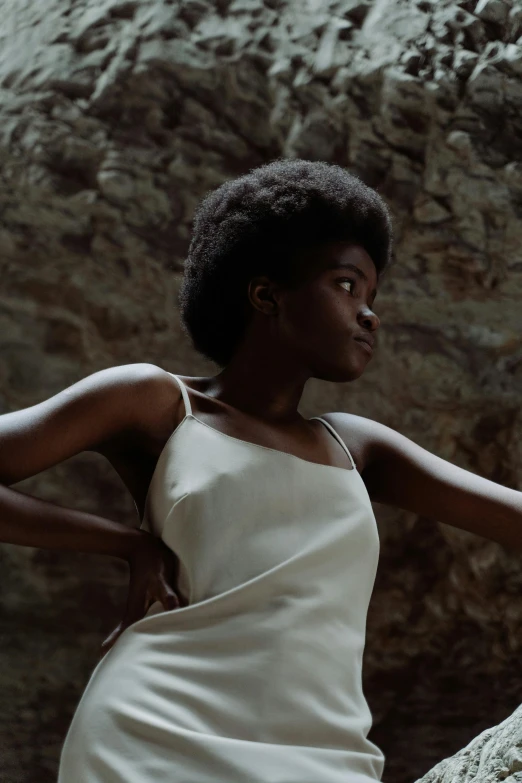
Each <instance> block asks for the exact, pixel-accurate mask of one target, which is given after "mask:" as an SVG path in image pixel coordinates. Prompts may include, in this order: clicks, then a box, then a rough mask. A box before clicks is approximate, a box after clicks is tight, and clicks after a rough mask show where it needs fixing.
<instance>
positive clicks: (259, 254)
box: [179, 158, 392, 367]
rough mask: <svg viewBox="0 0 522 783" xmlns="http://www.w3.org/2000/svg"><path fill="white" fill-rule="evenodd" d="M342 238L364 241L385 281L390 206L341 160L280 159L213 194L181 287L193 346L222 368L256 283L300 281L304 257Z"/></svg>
mask: <svg viewBox="0 0 522 783" xmlns="http://www.w3.org/2000/svg"><path fill="white" fill-rule="evenodd" d="M338 241H341V242H344V241H346V242H351V243H354V244H359V245H362V246H363V247H364V249H365V250H366V252H367V253H368V255H369V256H370V258H371V259H372V261H373V263H374V264H375V267H376V270H377V275H378V277H379V278H380V277H381V275H382V273H383V271H384V270H385V268H387V267H388V266H389V264H390V262H391V252H392V228H391V217H390V213H389V211H388V207H387V206H386V203H385V202H384V201H383V199H382V198H381V196H380V195H379V194H378V193H377V192H376V191H375V190H373V188H370V187H368V185H365V184H364V182H362V180H360V179H359V178H358V177H357V176H355V175H354V174H350V173H349V172H348V171H347V170H346V169H344V168H342V167H341V166H338V165H335V164H331V163H325V162H323V161H309V160H301V159H284V158H279V159H276V160H274V161H272V162H271V163H267V164H264V165H262V166H259V167H257V168H254V169H251V170H250V171H249V172H248V173H247V174H244V175H242V176H240V177H238V178H236V179H233V180H229V181H227V182H224V183H223V184H222V185H220V186H219V187H218V188H217V189H215V190H213V191H210V192H209V193H207V194H206V196H205V197H204V198H203V200H202V201H201V202H200V203H199V205H198V206H197V208H196V212H195V215H194V221H193V235H192V239H191V242H190V246H189V250H188V256H187V260H186V262H185V270H184V277H183V280H182V283H181V288H180V292H179V306H180V316H181V326H182V329H183V331H184V332H185V333H186V334H187V335H188V336H189V337H190V339H191V341H192V344H193V346H194V348H195V349H196V351H198V352H199V353H200V354H202V355H203V356H205V357H206V358H208V359H210V360H211V361H213V362H215V363H216V364H217V365H219V366H220V367H225V366H226V365H227V364H228V363H229V361H230V360H231V358H232V357H233V355H234V352H235V350H236V348H237V346H238V344H239V343H240V341H241V339H242V337H243V336H244V333H245V329H246V327H247V325H248V322H249V319H250V317H251V315H252V306H251V304H250V302H249V300H248V297H247V289H248V283H249V282H250V280H251V279H252V278H253V277H255V276H258V275H266V276H267V277H269V278H270V280H272V281H273V282H276V283H279V284H280V285H282V286H284V287H287V288H291V287H294V286H297V285H299V282H300V281H301V280H302V279H303V277H304V275H305V273H306V272H307V267H306V265H305V262H304V260H303V258H304V257H305V254H306V255H307V257H308V255H309V251H310V250H311V249H312V248H315V247H316V246H317V249H318V252H320V246H321V245H325V244H327V243H331V242H338Z"/></svg>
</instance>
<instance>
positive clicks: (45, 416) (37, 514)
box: [0, 363, 164, 561]
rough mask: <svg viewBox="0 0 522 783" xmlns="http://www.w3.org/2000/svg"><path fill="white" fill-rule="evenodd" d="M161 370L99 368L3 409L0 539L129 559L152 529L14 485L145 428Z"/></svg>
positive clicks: (133, 366)
mask: <svg viewBox="0 0 522 783" xmlns="http://www.w3.org/2000/svg"><path fill="white" fill-rule="evenodd" d="M163 375H164V371H163V370H161V368H158V367H156V366H154V365H152V364H146V363H143V364H127V365H123V366H117V367H110V368H108V369H106V370H101V371H99V372H96V373H94V374H92V375H89V376H88V377H86V378H83V379H82V380H80V381H78V382H77V383H75V384H73V385H72V386H70V387H68V388H67V389H65V390H63V391H61V392H59V393H58V394H56V395H54V396H53V397H51V398H49V399H47V400H44V401H43V402H40V403H38V404H37V405H33V406H32V407H30V408H25V409H22V410H19V411H14V412H12V413H5V414H3V415H2V416H0V542H5V543H9V544H19V545H21V546H32V547H38V548H42V549H65V550H76V551H79V552H97V553H99V554H104V555H112V556H113V557H120V558H122V559H124V560H127V561H129V558H130V557H131V556H132V555H133V554H134V553H135V551H136V547H139V546H140V542H142V541H143V540H144V537H145V536H147V535H148V534H146V533H144V531H140V530H137V529H135V528H131V527H129V526H128V525H124V524H122V523H119V522H112V521H111V520H109V519H105V518H103V517H99V516H96V515H95V514H89V513H86V512H83V511H76V510H74V509H71V508H64V507H63V506H59V505H56V504H54V503H51V502H49V501H46V500H40V499H38V498H34V497H32V496H29V495H26V494H23V493H22V492H19V491H17V490H15V489H11V488H10V486H9V485H10V484H15V483H16V482H18V481H22V480H23V479H26V478H29V477H30V476H34V475H36V474H37V473H40V472H41V471H43V470H46V469H47V468H50V467H52V466H53V465H57V464H58V463H60V462H63V461H64V460H66V459H68V458H69V457H72V456H74V455H75V454H79V453H80V452H82V451H89V450H94V449H95V448H96V446H97V445H99V444H101V443H105V442H107V441H109V440H110V439H111V438H112V437H115V438H116V437H118V435H121V433H123V432H125V431H130V430H132V429H134V428H136V429H140V428H141V429H143V417H144V415H146V412H147V411H150V408H151V395H152V394H154V391H155V390H156V389H157V388H158V385H159V384H160V383H161V381H162V376H163Z"/></svg>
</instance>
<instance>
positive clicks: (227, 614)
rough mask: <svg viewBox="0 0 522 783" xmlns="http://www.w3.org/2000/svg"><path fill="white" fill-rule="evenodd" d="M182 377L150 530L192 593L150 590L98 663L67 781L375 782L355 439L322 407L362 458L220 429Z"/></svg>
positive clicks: (61, 780)
mask: <svg viewBox="0 0 522 783" xmlns="http://www.w3.org/2000/svg"><path fill="white" fill-rule="evenodd" d="M174 377H175V378H176V380H177V381H178V383H179V384H180V386H181V391H182V394H183V399H184V402H185V409H186V415H185V417H184V419H183V420H182V421H181V423H180V424H179V425H178V426H177V428H176V429H175V431H174V432H173V433H172V435H171V437H170V438H169V440H168V441H167V443H166V444H165V447H164V449H163V451H162V452H161V455H160V457H159V459H158V462H157V465H156V468H155V471H154V475H153V477H152V481H151V484H150V488H149V492H148V495H147V500H146V504H145V513H144V519H143V522H142V525H141V528H142V529H144V530H148V531H149V532H151V533H152V534H153V535H156V536H161V538H162V539H163V541H164V542H165V543H166V544H167V546H169V547H170V548H171V549H173V550H174V552H175V553H176V555H177V557H178V558H179V564H180V566H179V569H180V570H179V575H178V585H179V588H180V589H181V591H182V593H183V594H184V595H186V596H187V597H188V601H189V605H188V606H186V607H183V608H180V609H174V610H171V611H166V610H165V609H164V608H163V605H162V604H161V603H160V602H159V601H158V602H155V603H154V604H152V606H151V607H150V609H149V610H148V612H147V614H146V615H145V616H144V617H143V618H142V619H140V620H138V621H137V622H135V623H134V624H133V625H131V626H129V627H128V628H127V629H125V631H124V632H123V633H122V634H121V636H120V637H119V638H118V640H117V642H116V643H115V645H114V646H113V647H112V648H111V649H110V650H109V652H108V653H107V654H106V655H105V656H104V657H103V658H102V659H101V660H100V661H99V663H98V665H97V666H96V667H95V669H94V671H93V673H92V675H91V677H90V679H89V682H88V683H87V686H86V689H85V691H84V693H83V695H82V697H81V699H80V701H79V703H78V706H77V709H76V712H75V713H74V716H73V719H72V722H71V724H70V726H69V729H68V733H67V736H66V738H65V741H64V745H63V748H62V753H61V757H60V768H59V775H58V783H368V781H379V780H380V779H381V775H382V771H383V765H384V755H383V753H382V752H381V750H380V749H379V748H378V747H377V746H376V745H374V744H373V743H372V742H370V741H369V740H368V739H367V734H368V732H369V730H370V727H371V722H372V718H371V713H370V710H369V708H368V704H367V702H366V699H365V697H364V694H363V690H362V679H361V666H362V657H363V651H364V643H365V632H366V615H367V609H368V603H369V600H370V596H371V593H372V589H373V585H374V579H375V573H376V570H377V563H378V558H379V536H378V532H377V525H376V521H375V516H374V514H373V509H372V506H371V502H370V498H369V496H368V493H367V491H366V487H365V485H364V482H363V480H362V478H361V476H360V475H359V473H358V471H357V469H356V467H355V463H354V462H353V459H352V457H351V455H350V453H349V451H348V449H347V448H346V446H345V444H344V442H343V441H342V440H341V438H340V437H339V436H338V435H337V433H336V432H335V430H334V429H333V428H332V427H331V425H330V424H328V422H326V421H325V420H324V419H320V420H321V421H322V422H323V424H325V425H326V426H327V427H328V429H329V430H330V432H331V433H332V434H333V436H334V437H336V438H337V440H338V441H339V443H340V444H341V445H342V446H343V448H344V449H345V451H346V453H347V454H348V456H349V458H350V462H351V465H352V469H349V468H340V467H333V466H328V465H319V464H315V463H313V462H310V461H308V460H304V459H302V458H300V457H296V456H294V455H293V454H287V453H286V452H282V451H279V450H276V449H272V448H268V447H266V446H261V445H258V444H253V443H249V442H246V441H243V440H240V439H239V438H235V437H232V436H230V435H227V434H225V433H223V432H220V431H219V430H216V429H214V428H213V427H210V426H209V425H207V424H205V423H204V422H202V421H200V420H199V419H197V418H196V417H195V416H194V415H193V414H192V409H191V405H190V400H189V395H188V392H187V388H186V386H185V385H184V384H183V383H182V382H181V380H180V379H179V378H178V377H177V376H174ZM313 418H317V419H318V418H319V417H317V416H315V417H313Z"/></svg>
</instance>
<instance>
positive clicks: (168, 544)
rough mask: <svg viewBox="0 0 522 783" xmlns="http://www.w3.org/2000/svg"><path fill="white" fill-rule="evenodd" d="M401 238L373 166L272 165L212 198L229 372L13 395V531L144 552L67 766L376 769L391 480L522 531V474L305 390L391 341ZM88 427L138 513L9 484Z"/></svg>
mask: <svg viewBox="0 0 522 783" xmlns="http://www.w3.org/2000/svg"><path fill="white" fill-rule="evenodd" d="M390 256H391V225H390V217H389V213H388V210H387V208H386V206H385V204H384V202H383V201H382V199H381V198H380V197H379V195H378V194H377V193H376V192H375V191H374V190H372V189H371V188H368V187H367V186H365V185H364V184H363V183H362V182H361V181H360V180H359V179H358V178H356V177H354V176H352V175H351V174H349V173H348V172H347V171H346V170H344V169H343V168H341V167H339V166H335V165H330V164H326V163H322V162H310V161H304V160H276V161H274V162H272V163H270V164H267V165H264V166H261V167H259V168H257V169H254V170H252V171H251V172H249V173H248V174H246V175H244V176H242V177H239V178H238V179H235V180H232V181H230V182H226V183H225V184H224V185H222V186H221V187H219V188H218V189H217V190H215V191H213V192H211V193H210V194H208V195H207V196H206V198H205V199H204V200H203V201H202V203H201V204H200V206H199V208H198V211H197V213H196V216H195V221H194V233H193V238H192V242H191V245H190V248H189V255H188V259H187V262H186V267H185V275H184V279H183V284H182V288H181V292H180V310H181V319H182V324H183V327H184V329H185V330H186V332H187V334H188V335H189V336H190V338H191V340H192V343H193V346H194V348H195V350H196V351H198V352H200V353H201V354H202V355H204V356H205V357H207V358H208V359H210V360H212V361H213V362H215V363H216V364H217V365H218V366H219V367H220V368H221V371H220V372H219V373H218V374H217V375H215V376H211V377H196V378H194V377H189V376H178V375H173V374H171V373H167V372H165V371H164V370H162V369H160V368H158V367H155V366H153V365H149V364H137V365H126V366H124V367H115V368H111V369H109V370H103V371H101V372H98V373H94V374H93V375H91V376H89V377H87V378H85V379H83V380H81V381H79V382H78V383H76V384H74V385H73V386H72V387H70V388H69V389H67V390H65V391H62V392H60V393H59V394H57V395H56V396H55V397H53V398H51V399H50V400H47V401H45V402H43V403H40V404H39V405H35V406H33V407H32V408H29V409H26V410H22V411H17V412H14V413H10V414H7V415H4V416H2V417H0V482H1V483H2V485H3V486H0V490H1V491H0V537H1V540H3V541H9V542H11V543H18V544H21V545H30V546H41V547H48V548H49V547H50V548H61V549H77V550H81V551H94V552H99V553H106V554H110V555H116V556H119V557H123V558H125V559H126V560H127V562H128V563H129V566H130V584H129V597H128V603H127V608H126V613H125V617H124V619H123V621H122V622H121V623H120V625H119V626H118V627H117V628H116V629H115V630H114V632H113V633H112V634H111V636H110V637H109V638H108V639H107V640H106V642H105V643H104V646H103V652H104V654H103V656H102V658H101V659H100V661H99V662H98V664H97V666H96V668H95V669H94V672H93V673H92V675H91V678H90V680H89V682H88V684H87V687H86V689H85V692H84V693H83V695H82V698H81V700H80V702H79V704H78V707H77V710H76V712H75V714H74V716H73V719H72V723H71V725H70V727H69V731H68V733H67V737H66V738H65V742H64V746H63V749H62V755H61V759H60V770H59V777H58V783H120V782H121V783H173V781H183V783H210V782H211V781H212V783H246V781H248V783H346V781H348V780H349V781H351V783H368V781H370V780H373V781H375V780H380V778H381V774H382V770H383V763H384V757H383V754H382V752H381V751H380V749H379V748H377V747H376V746H375V745H374V744H373V743H372V742H370V741H369V740H368V739H367V735H368V732H369V729H370V726H371V715H370V711H369V709H368V705H367V703H366V700H365V698H364V694H363V691H362V685H361V682H362V680H361V662H362V656H363V650H364V643H365V625H366V612H367V607H368V602H369V599H370V596H371V592H372V588H373V583H374V577H375V573H376V569H377V562H378V555H379V538H378V533H377V526H376V522H375V517H374V515H373V510H372V505H371V501H372V500H374V501H378V502H380V503H387V504H390V505H394V506H397V507H399V508H402V509H406V510H409V511H412V512H416V513H418V514H422V515H427V516H430V517H432V518H435V519H438V520H440V521H443V522H446V523H449V524H454V525H456V526H458V527H461V528H463V529H466V530H470V531H473V532H476V533H478V534H480V535H483V536H487V537H489V538H491V539H493V540H495V541H498V542H500V543H503V544H505V545H515V546H516V545H519V544H520V543H521V539H522V536H521V534H520V530H521V529H522V501H521V497H522V496H521V494H520V493H519V492H516V491H515V490H511V489H508V488H505V487H502V486H500V485H498V484H495V483H494V482H491V481H489V480H487V479H484V478H481V477H479V476H476V475H474V474H472V473H470V472H468V471H465V470H463V469H461V468H458V467H457V466H454V465H452V464H450V463H448V462H446V461H444V460H442V459H440V458H439V457H437V456H435V455H434V454H431V453H429V452H428V451H426V450H425V449H423V448H421V447H420V446H418V445H417V444H415V443H413V442H412V441H411V440H409V439H408V438H406V437H404V436H403V435H401V434H400V433H398V432H396V431H395V430H392V429H390V428H389V427H386V426H385V425H383V424H380V423H378V422H374V421H371V420H369V419H366V418H364V417H361V416H356V415H353V414H350V413H345V412H335V413H328V414H325V415H323V416H314V417H312V418H311V419H309V420H306V419H304V418H303V417H302V416H301V415H300V414H299V413H298V406H299V403H300V399H301V396H302V393H303V389H304V386H305V384H306V382H307V380H308V379H309V378H320V379H323V380H327V381H331V382H338V383H347V382H350V381H355V380H357V378H359V377H360V376H361V375H362V374H363V372H364V370H365V369H366V366H367V364H368V362H370V361H371V358H372V349H373V345H374V341H375V337H376V335H377V333H378V329H379V326H380V322H379V318H378V316H377V314H376V313H375V312H374V302H375V297H376V295H377V290H378V286H379V283H380V281H381V279H382V276H383V273H384V271H385V270H386V269H388V268H389V264H390ZM85 450H90V451H96V452H98V453H101V454H104V455H105V456H106V457H107V458H108V459H109V460H110V461H111V463H112V464H113V465H114V467H115V469H116V470H117V471H118V472H119V474H120V475H121V476H122V478H123V480H124V481H125V483H126V484H127V486H128V488H129V491H130V492H131V493H132V495H133V498H134V500H135V503H136V508H137V511H138V515H139V519H140V528H141V529H140V530H136V529H133V528H129V527H128V526H124V525H120V524H118V523H116V522H110V521H109V520H106V519H102V518H100V517H96V516H94V515H91V514H85V513H80V512H76V511H73V510H71V509H63V508H60V507H58V506H56V505H54V504H51V503H46V502H44V501H40V500H37V499H34V498H30V497H28V496H27V495H23V494H21V493H19V492H16V490H12V489H9V488H8V487H9V485H10V484H12V483H15V482H17V481H20V480H22V479H24V478H27V477H28V476H30V475H34V474H35V473H38V472H40V471H41V470H44V469H45V468H47V467H49V466H51V465H54V464H57V463H58V462H60V461H62V460H64V459H66V458H68V457H70V456H72V455H73V454H77V453H79V452H81V451H85Z"/></svg>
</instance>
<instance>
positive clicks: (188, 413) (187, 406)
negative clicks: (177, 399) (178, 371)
mask: <svg viewBox="0 0 522 783" xmlns="http://www.w3.org/2000/svg"><path fill="white" fill-rule="evenodd" d="M169 375H172V377H173V378H175V379H176V380H177V382H178V384H179V387H180V389H181V394H182V395H183V402H184V403H185V416H192V415H193V414H192V406H191V404H190V400H189V396H188V392H187V388H186V386H185V384H184V383H183V381H182V380H181V378H178V376H177V375H174V373H173V372H170V373H169Z"/></svg>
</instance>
